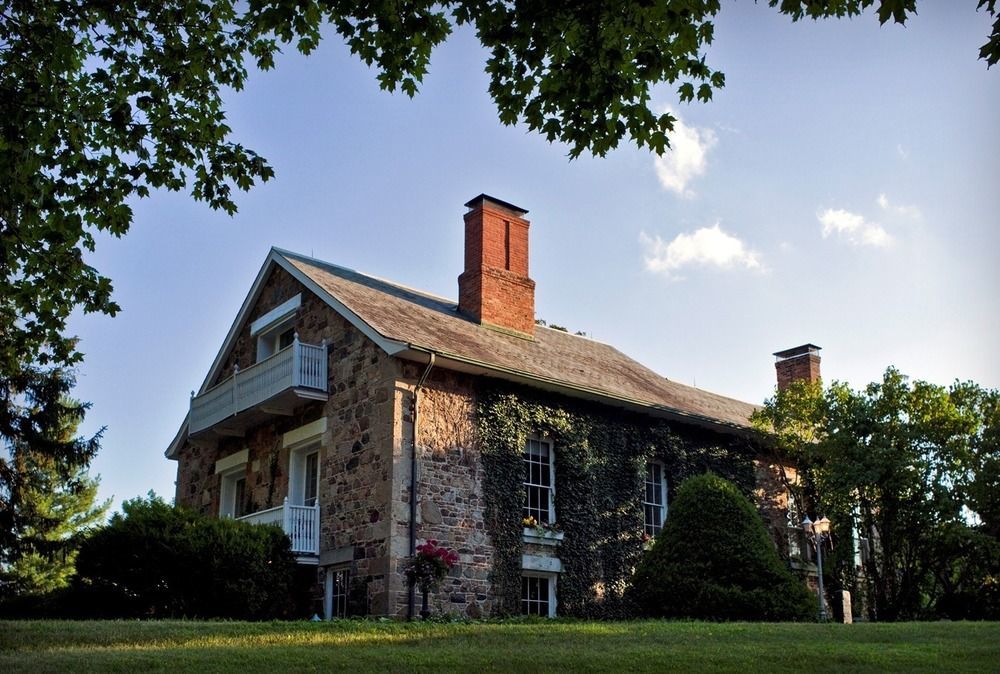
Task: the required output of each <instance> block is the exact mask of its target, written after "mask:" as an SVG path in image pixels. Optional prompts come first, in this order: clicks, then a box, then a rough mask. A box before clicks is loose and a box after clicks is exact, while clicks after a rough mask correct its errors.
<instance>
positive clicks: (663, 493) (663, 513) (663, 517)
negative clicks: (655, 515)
mask: <svg viewBox="0 0 1000 674" xmlns="http://www.w3.org/2000/svg"><path fill="white" fill-rule="evenodd" d="M650 465H656V466H659V467H660V500H661V503H660V530H661V531H662V530H663V527H664V526H665V525H666V523H667V510H668V508H669V504H668V503H667V491H668V485H667V467H666V466H665V465H664V464H663V462H662V461H660V460H659V459H652V460H650V461H647V462H646V470H649V466H650ZM647 505H650V506H656V505H657V504H655V503H650V502H649V501H647V500H646V477H645V474H644V475H643V478H642V529H643V531H646V527H647V526H648V524H649V523H648V522H646V506H647ZM654 535H655V534H654Z"/></svg>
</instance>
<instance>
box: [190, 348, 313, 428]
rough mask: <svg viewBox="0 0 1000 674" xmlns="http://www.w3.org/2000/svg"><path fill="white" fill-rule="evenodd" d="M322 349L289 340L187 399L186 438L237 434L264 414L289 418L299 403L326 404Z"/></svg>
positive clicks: (261, 419)
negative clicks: (270, 352) (258, 359)
mask: <svg viewBox="0 0 1000 674" xmlns="http://www.w3.org/2000/svg"><path fill="white" fill-rule="evenodd" d="M328 397H329V394H328V393H327V359H326V347H325V346H314V345H312V344H303V343H301V342H300V341H299V338H298V335H296V336H295V339H294V341H293V342H292V343H291V344H290V345H289V346H287V347H285V348H284V349H282V350H281V351H278V352H277V353H275V354H274V355H273V356H270V357H268V358H265V359H264V360H262V361H260V362H259V363H255V364H254V365H251V366H250V367H248V368H247V369H245V370H240V369H238V368H236V369H234V371H233V374H232V376H231V377H229V378H228V379H226V380H225V381H222V382H220V383H219V384H217V385H215V386H213V387H212V388H210V389H208V390H207V391H205V392H204V393H202V394H201V395H197V396H192V398H191V412H190V415H189V417H188V435H190V436H194V435H197V434H207V433H208V432H213V433H215V434H217V435H242V434H243V432H244V431H245V430H246V428H247V427H249V426H251V425H253V424H255V423H259V422H261V421H263V420H264V417H265V416H267V415H273V414H279V415H289V414H291V413H292V410H293V409H294V407H295V406H296V405H298V404H301V402H302V400H304V399H305V400H326V399H327V398H328Z"/></svg>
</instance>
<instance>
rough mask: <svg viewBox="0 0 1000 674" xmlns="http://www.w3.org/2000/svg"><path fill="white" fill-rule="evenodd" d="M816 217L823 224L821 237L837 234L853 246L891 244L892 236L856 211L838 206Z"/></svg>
mask: <svg viewBox="0 0 1000 674" xmlns="http://www.w3.org/2000/svg"><path fill="white" fill-rule="evenodd" d="M816 217H817V218H818V219H819V221H820V224H822V225H823V238H824V239H825V238H828V237H829V236H830V235H833V234H835V235H837V236H838V237H840V238H842V239H846V240H847V241H848V242H849V243H851V244H853V245H855V246H875V247H877V248H884V247H886V246H889V245H891V244H892V237H891V236H889V233H888V232H887V231H885V229H883V228H882V225H880V224H878V223H876V222H868V221H867V220H865V219H864V217H862V216H860V215H858V214H857V213H851V212H850V211H845V210H843V209H840V208H828V209H826V210H825V211H823V212H822V213H818V214H817V215H816Z"/></svg>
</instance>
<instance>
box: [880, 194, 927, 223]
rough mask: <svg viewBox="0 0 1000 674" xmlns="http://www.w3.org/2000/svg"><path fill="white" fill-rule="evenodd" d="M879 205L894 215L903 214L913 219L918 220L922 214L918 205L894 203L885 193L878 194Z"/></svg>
mask: <svg viewBox="0 0 1000 674" xmlns="http://www.w3.org/2000/svg"><path fill="white" fill-rule="evenodd" d="M877 201H878V205H879V208H881V209H882V210H883V211H886V212H887V213H892V214H893V215H901V216H903V217H904V218H910V219H912V220H917V219H919V218H920V216H921V215H922V214H921V212H920V209H919V208H917V207H916V206H905V205H900V204H893V203H890V202H889V198H888V197H887V196H885V193H884V192H883V193H882V194H880V195H878V200H877Z"/></svg>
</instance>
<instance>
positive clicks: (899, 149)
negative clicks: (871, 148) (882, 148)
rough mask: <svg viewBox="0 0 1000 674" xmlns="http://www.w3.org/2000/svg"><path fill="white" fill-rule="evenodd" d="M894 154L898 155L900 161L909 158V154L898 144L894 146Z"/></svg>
mask: <svg viewBox="0 0 1000 674" xmlns="http://www.w3.org/2000/svg"><path fill="white" fill-rule="evenodd" d="M896 154H898V155H899V158H900V159H909V158H910V152H909V151H908V150H907V149H906V148H905V147H903V146H902V144H899V143H897V144H896Z"/></svg>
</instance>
